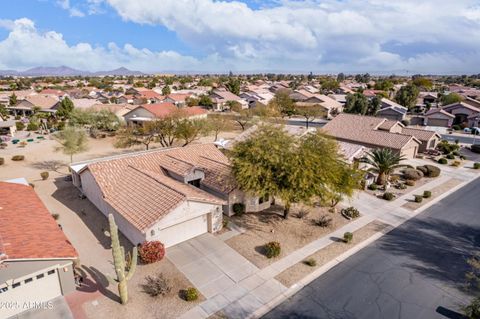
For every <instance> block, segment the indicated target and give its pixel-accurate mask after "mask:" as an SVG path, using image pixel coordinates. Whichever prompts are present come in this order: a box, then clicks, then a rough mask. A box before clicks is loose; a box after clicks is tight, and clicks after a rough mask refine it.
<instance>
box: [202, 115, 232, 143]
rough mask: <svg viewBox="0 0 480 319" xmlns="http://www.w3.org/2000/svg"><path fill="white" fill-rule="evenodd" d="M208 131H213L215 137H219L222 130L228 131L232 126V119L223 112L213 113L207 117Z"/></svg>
mask: <svg viewBox="0 0 480 319" xmlns="http://www.w3.org/2000/svg"><path fill="white" fill-rule="evenodd" d="M207 125H208V131H210V132H213V134H214V136H215V138H214V141H216V140H217V139H218V134H219V133H220V132H223V131H226V130H228V129H230V128H231V126H232V125H231V120H230V119H228V118H227V116H224V115H222V114H211V115H209V116H208V119H207Z"/></svg>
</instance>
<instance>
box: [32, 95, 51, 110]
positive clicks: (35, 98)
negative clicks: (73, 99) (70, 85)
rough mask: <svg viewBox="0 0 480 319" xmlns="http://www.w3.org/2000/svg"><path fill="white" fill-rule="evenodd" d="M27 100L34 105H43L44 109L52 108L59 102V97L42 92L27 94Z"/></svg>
mask: <svg viewBox="0 0 480 319" xmlns="http://www.w3.org/2000/svg"><path fill="white" fill-rule="evenodd" d="M25 100H27V101H28V102H30V103H32V104H33V105H34V106H38V107H41V108H42V109H51V108H52V107H54V106H55V105H56V104H57V103H58V102H59V101H58V99H56V98H54V97H52V96H51V95H40V94H37V95H30V96H27V97H26V98H25Z"/></svg>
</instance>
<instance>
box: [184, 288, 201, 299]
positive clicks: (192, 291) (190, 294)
mask: <svg viewBox="0 0 480 319" xmlns="http://www.w3.org/2000/svg"><path fill="white" fill-rule="evenodd" d="M181 295H182V297H183V299H185V300H186V301H195V300H197V299H198V290H197V288H194V287H190V288H187V289H184V290H182V291H181Z"/></svg>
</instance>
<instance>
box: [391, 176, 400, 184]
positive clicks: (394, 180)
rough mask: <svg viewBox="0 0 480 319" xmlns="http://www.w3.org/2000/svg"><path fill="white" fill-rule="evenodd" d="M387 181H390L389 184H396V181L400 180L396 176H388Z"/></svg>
mask: <svg viewBox="0 0 480 319" xmlns="http://www.w3.org/2000/svg"><path fill="white" fill-rule="evenodd" d="M389 179H390V183H396V182H398V181H399V180H400V176H398V175H392V176H390V178H389Z"/></svg>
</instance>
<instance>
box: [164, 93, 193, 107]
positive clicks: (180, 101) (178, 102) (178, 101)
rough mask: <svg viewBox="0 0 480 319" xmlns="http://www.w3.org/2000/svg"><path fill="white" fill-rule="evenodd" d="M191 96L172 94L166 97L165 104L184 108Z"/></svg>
mask: <svg viewBox="0 0 480 319" xmlns="http://www.w3.org/2000/svg"><path fill="white" fill-rule="evenodd" d="M190 96H191V94H184V93H172V94H169V95H167V96H166V97H165V99H164V100H163V102H170V103H173V104H174V105H175V106H177V107H184V106H185V105H186V100H187V98H188V97H190Z"/></svg>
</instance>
